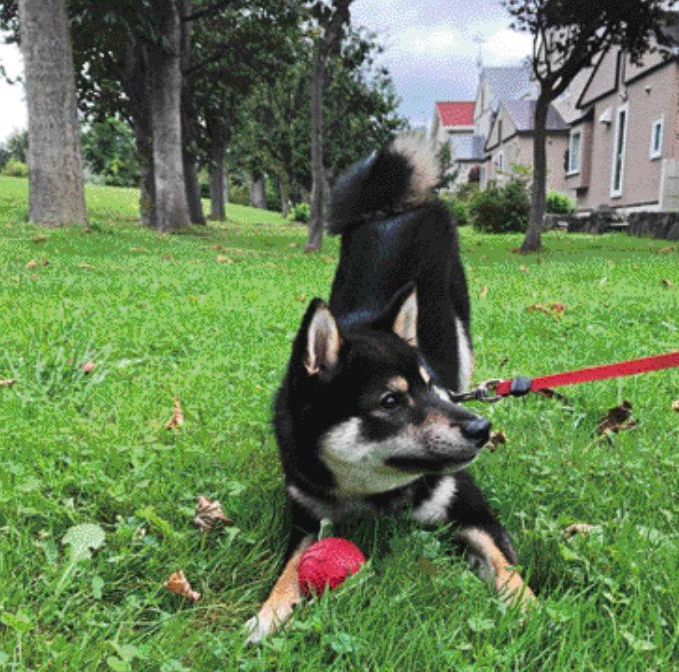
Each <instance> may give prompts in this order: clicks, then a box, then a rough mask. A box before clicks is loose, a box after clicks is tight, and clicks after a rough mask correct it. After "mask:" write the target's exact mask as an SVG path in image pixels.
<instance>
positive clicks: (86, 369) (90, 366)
mask: <svg viewBox="0 0 679 672" xmlns="http://www.w3.org/2000/svg"><path fill="white" fill-rule="evenodd" d="M80 368H81V369H82V371H83V373H86V374H87V373H92V371H94V370H95V369H96V368H97V365H96V364H95V363H94V362H85V363H84V364H82V365H81V366H80Z"/></svg>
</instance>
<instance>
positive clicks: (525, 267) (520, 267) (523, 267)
mask: <svg viewBox="0 0 679 672" xmlns="http://www.w3.org/2000/svg"><path fill="white" fill-rule="evenodd" d="M519 270H520V271H521V272H522V273H528V266H524V265H523V264H521V266H519Z"/></svg>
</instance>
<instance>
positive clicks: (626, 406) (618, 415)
mask: <svg viewBox="0 0 679 672" xmlns="http://www.w3.org/2000/svg"><path fill="white" fill-rule="evenodd" d="M631 417H632V404H631V403H630V402H629V401H623V402H622V404H620V406H615V407H614V408H611V409H610V410H609V411H608V413H607V414H606V417H605V418H602V419H601V420H599V424H598V425H597V428H596V429H597V432H599V434H610V433H611V432H619V431H620V430H623V429H634V428H635V427H636V426H637V425H638V424H639V423H638V422H637V421H636V420H631V419H630V418H631Z"/></svg>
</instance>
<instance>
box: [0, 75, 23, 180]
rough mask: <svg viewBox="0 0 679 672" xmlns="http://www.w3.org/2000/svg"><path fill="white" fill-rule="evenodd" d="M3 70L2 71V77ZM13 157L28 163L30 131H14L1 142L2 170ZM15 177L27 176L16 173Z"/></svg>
mask: <svg viewBox="0 0 679 672" xmlns="http://www.w3.org/2000/svg"><path fill="white" fill-rule="evenodd" d="M1 76H2V72H0V77H1ZM11 159H14V160H15V161H18V162H19V163H28V131H19V132H15V133H12V134H11V135H10V136H9V137H8V138H7V140H5V142H3V143H1V144H0V171H2V169H3V168H4V167H5V166H6V165H7V162H8V161H10V160H11ZM14 177H25V176H24V175H15V176H14Z"/></svg>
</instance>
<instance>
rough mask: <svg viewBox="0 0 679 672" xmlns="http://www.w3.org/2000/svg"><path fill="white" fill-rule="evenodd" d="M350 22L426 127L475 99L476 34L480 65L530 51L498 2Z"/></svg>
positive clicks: (16, 108)
mask: <svg viewBox="0 0 679 672" xmlns="http://www.w3.org/2000/svg"><path fill="white" fill-rule="evenodd" d="M351 16H352V23H353V24H354V25H362V26H365V27H366V28H368V29H370V30H372V31H375V32H377V33H378V34H379V36H380V41H381V42H382V44H383V45H384V46H385V53H384V54H383V56H382V59H383V62H384V64H385V65H386V66H387V67H388V68H389V70H390V72H391V74H392V76H393V79H394V83H395V85H396V92H397V93H398V95H399V97H400V98H401V106H400V112H401V114H402V115H403V116H405V117H407V118H408V119H410V121H411V123H412V124H413V125H415V126H420V125H428V124H429V123H430V121H431V118H432V115H433V111H434V103H435V102H436V101H437V100H473V99H474V94H475V92H476V83H477V78H478V69H477V65H476V63H477V58H478V50H479V44H478V42H476V41H475V39H478V38H481V39H482V40H483V43H482V45H481V50H482V56H483V63H484V65H514V64H517V63H519V62H520V61H521V60H522V59H524V58H525V57H526V56H527V55H528V53H529V52H530V38H529V37H528V36H527V35H525V34H521V33H516V32H514V31H512V30H511V29H510V28H509V17H508V15H507V13H506V11H505V10H504V9H503V7H502V5H501V3H500V0H354V2H353V3H352V5H351ZM0 63H2V64H3V65H4V66H5V69H6V70H7V73H8V74H9V75H10V77H17V76H18V75H20V74H21V73H22V69H23V66H22V61H21V55H20V53H19V50H18V49H17V48H16V47H15V46H13V45H4V44H0ZM26 125H27V118H26V104H25V96H24V92H23V87H22V85H21V84H17V85H14V86H10V85H8V84H6V83H5V82H4V81H2V82H0V141H2V140H5V139H6V138H7V136H8V135H10V134H11V133H12V132H13V131H15V130H19V129H23V128H26Z"/></svg>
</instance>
